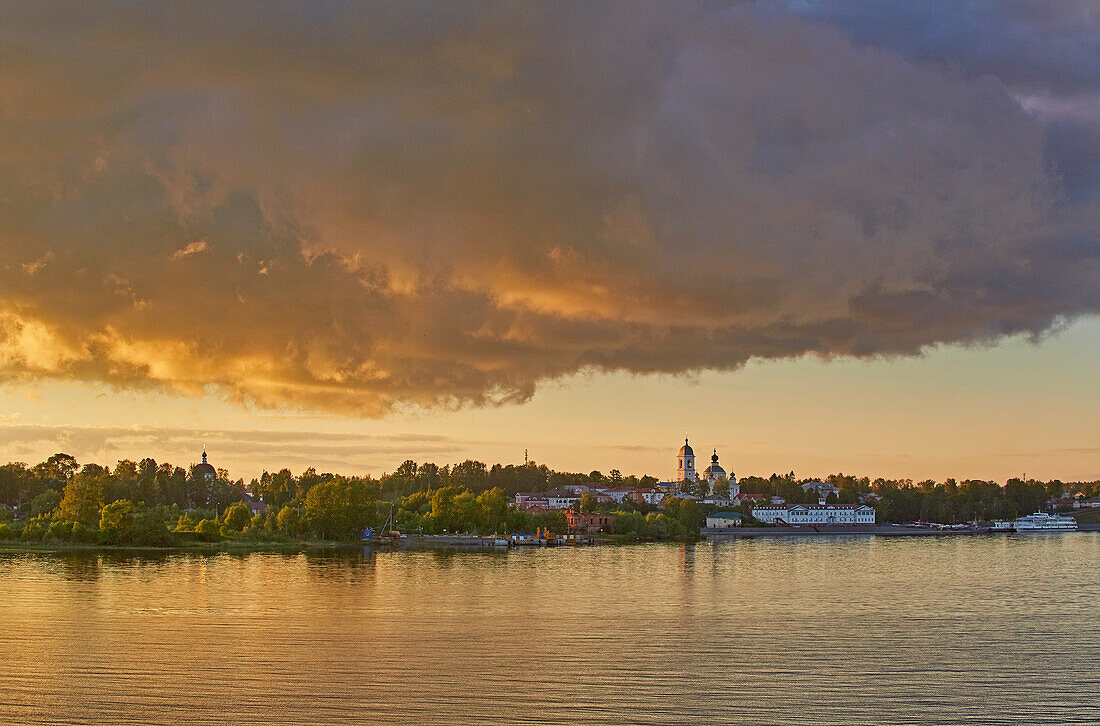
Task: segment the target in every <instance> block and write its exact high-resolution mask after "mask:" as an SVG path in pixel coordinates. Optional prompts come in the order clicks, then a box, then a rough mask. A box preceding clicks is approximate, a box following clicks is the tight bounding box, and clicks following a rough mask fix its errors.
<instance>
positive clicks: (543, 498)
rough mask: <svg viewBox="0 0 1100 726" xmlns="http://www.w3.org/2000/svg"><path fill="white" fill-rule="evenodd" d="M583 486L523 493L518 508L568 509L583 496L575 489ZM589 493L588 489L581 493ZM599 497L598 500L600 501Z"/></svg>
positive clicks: (517, 496)
mask: <svg viewBox="0 0 1100 726" xmlns="http://www.w3.org/2000/svg"><path fill="white" fill-rule="evenodd" d="M581 486H583V485H572V486H568V487H560V488H558V489H551V490H550V491H546V492H521V493H519V494H517V495H516V497H515V502H516V506H517V507H519V508H520V509H523V510H529V509H568V508H570V507H572V506H573V504H574V503H575V502H576V501H577V500H579V499H580V498H581V495H580V494H578V493H576V492H575V489H577V488H578V487H581ZM585 491H588V489H587V487H585V488H583V489H582V490H581V493H584V492H585ZM599 499H600V498H599V497H598V496H597V497H596V500H597V501H599ZM604 501H608V502H609V501H611V500H610V499H608V498H606V497H605V498H604Z"/></svg>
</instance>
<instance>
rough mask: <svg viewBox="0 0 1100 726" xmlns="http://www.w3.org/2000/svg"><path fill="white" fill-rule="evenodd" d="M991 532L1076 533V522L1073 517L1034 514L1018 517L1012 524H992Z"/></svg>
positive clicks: (1044, 513) (1042, 513)
mask: <svg viewBox="0 0 1100 726" xmlns="http://www.w3.org/2000/svg"><path fill="white" fill-rule="evenodd" d="M990 531H991V532H1016V533H1017V534H1027V533H1031V532H1076V531H1077V520H1076V519H1074V518H1073V517H1062V516H1060V515H1057V514H1047V513H1046V512H1036V513H1035V514H1029V515H1027V516H1026V517H1019V518H1018V519H1016V520H1015V521H1012V522H994V523H993V526H992V527H990Z"/></svg>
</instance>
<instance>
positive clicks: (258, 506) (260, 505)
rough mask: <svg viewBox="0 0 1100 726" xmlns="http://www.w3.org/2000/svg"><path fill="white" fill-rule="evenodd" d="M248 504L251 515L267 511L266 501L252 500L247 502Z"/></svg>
mask: <svg viewBox="0 0 1100 726" xmlns="http://www.w3.org/2000/svg"><path fill="white" fill-rule="evenodd" d="M248 506H250V507H251V508H252V515H253V516H255V515H257V514H263V513H264V512H266V511H267V502H256V501H252V502H249V503H248Z"/></svg>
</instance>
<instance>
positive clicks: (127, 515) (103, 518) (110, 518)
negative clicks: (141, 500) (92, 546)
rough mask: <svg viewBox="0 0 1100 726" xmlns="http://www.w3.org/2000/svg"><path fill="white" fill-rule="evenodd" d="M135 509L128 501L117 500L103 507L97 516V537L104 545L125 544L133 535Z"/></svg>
mask: <svg viewBox="0 0 1100 726" xmlns="http://www.w3.org/2000/svg"><path fill="white" fill-rule="evenodd" d="M135 509H136V507H135V506H134V503H133V502H131V501H130V500H129V499H119V500H116V501H114V502H111V503H110V504H107V505H105V506H104V507H103V509H102V510H101V512H100V515H99V537H100V540H101V541H102V542H103V543H104V544H125V543H128V542H130V541H131V539H132V538H133V534H134V512H135Z"/></svg>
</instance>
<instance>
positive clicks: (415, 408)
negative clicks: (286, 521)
mask: <svg viewBox="0 0 1100 726" xmlns="http://www.w3.org/2000/svg"><path fill="white" fill-rule="evenodd" d="M0 67H2V68H3V69H4V72H3V73H2V74H0V406H2V408H0V459H10V460H21V461H28V462H35V461H38V460H41V459H43V458H45V457H46V456H48V455H49V454H51V453H55V452H56V451H58V450H64V451H67V452H68V453H71V454H73V455H75V456H76V457H77V458H78V459H79V460H81V461H88V460H95V461H98V462H100V463H111V462H112V461H113V460H116V459H118V458H124V457H125V458H139V457H144V456H153V457H155V458H158V459H168V460H171V461H175V462H176V463H180V464H185V463H187V462H189V461H194V460H195V459H197V456H198V452H199V451H200V450H201V446H202V444H203V443H205V444H207V446H208V448H209V449H210V453H211V460H212V462H213V463H215V464H216V465H218V466H224V467H225V468H227V469H229V470H230V473H231V474H232V475H233V476H242V477H246V478H248V477H251V476H255V475H256V474H258V473H259V472H260V471H261V470H263V469H277V468H281V467H283V466H289V467H290V468H291V469H292V470H295V471H300V470H301V469H304V468H305V467H306V466H310V465H313V466H316V467H317V468H318V469H320V470H334V471H343V472H347V473H372V474H380V473H383V472H385V471H392V470H393V469H394V468H396V466H397V465H398V464H400V463H401V461H403V460H405V459H407V458H412V459H414V460H417V461H435V462H436V463H440V464H443V463H454V462H456V461H461V460H463V459H465V458H467V457H473V458H478V459H481V460H485V461H488V462H490V463H491V462H495V461H502V462H505V463H509V462H511V463H518V462H522V461H523V451H524V449H527V450H528V451H529V453H530V455H531V457H532V458H533V459H534V460H536V461H539V462H541V463H546V464H548V465H550V466H551V467H553V468H557V469H563V470H574V471H590V470H593V469H599V470H602V471H605V472H606V471H608V470H610V469H612V468H618V469H620V470H622V471H623V472H625V473H638V474H643V473H648V474H654V475H656V476H661V477H667V476H669V475H670V474H671V472H672V469H673V467H674V465H675V452H676V449H677V448H678V447H679V444H680V441H681V439H682V438H683V436H684V435H685V432H686V433H687V435H689V436H690V437H691V440H692V442H693V444H694V445H695V448H696V452H697V454H700V455H701V456H705V455H706V454H709V452H710V450H711V449H712V448H718V449H719V453H720V454H721V456H722V463H723V465H724V466H725V468H726V469H727V470H733V471H734V472H736V473H738V474H739V475H744V474H761V475H767V474H770V473H772V472H786V471H791V470H793V471H795V472H796V474H799V475H804V476H823V475H826V474H829V473H833V472H836V471H844V472H846V473H857V474H867V475H869V476H872V477H873V476H898V477H910V478H915V479H921V478H925V477H931V478H938V479H943V478H946V477H948V476H954V477H957V478H965V477H982V478H998V479H1002V480H1003V479H1004V478H1007V477H1009V476H1016V475H1020V474H1023V473H1027V474H1028V475H1029V476H1035V477H1040V478H1053V477H1058V478H1063V479H1095V478H1097V477H1100V422H1098V420H1100V417H1097V416H1096V415H1095V412H1096V411H1097V410H1098V406H1097V404H1100V375H1098V373H1100V366H1097V363H1096V361H1097V360H1100V358H1098V354H1100V8H1097V7H1096V5H1095V3H1093V2H1087V1H1084V0H1081V1H1078V2H1074V1H1070V0H1053V1H1052V2H1045V3H1032V2H1014V1H1012V0H1008V1H1002V2H992V1H989V2H980V1H975V2H968V3H957V2H951V1H948V0H944V1H942V2H936V1H931V0H930V1H929V2H922V3H912V2H908V1H901V0H898V1H893V0H865V1H860V2H855V1H853V2H844V1H842V0H822V1H821V2H809V1H800V2H793V1H792V2H767V3H754V2H706V1H698V2H662V1H658V0H653V1H651V2H647V1H644V0H630V1H629V2H615V1H613V0H612V1H609V2H603V3H591V2H579V1H578V2H553V3H550V2H535V1H532V0H525V1H517V2H487V1H486V2H458V1H448V2H442V1H439V2H419V1H416V0H407V1H403V2H367V3H361V2H356V3H352V2H315V3H309V4H304V3H290V2H278V1H273V2H268V3H263V4H261V5H256V4H254V3H243V2H231V1H226V2H216V3H215V2H209V3H208V2H195V3H188V4H186V5H169V4H153V5H150V4H148V3H140V2H111V3H96V2H88V3H82V4H80V5H78V6H72V5H71V4H70V3H50V2H42V3H33V4H28V3H19V2H5V1H0Z"/></svg>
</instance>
